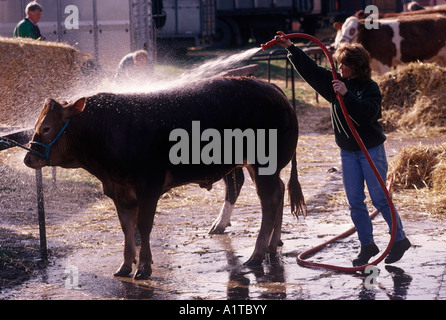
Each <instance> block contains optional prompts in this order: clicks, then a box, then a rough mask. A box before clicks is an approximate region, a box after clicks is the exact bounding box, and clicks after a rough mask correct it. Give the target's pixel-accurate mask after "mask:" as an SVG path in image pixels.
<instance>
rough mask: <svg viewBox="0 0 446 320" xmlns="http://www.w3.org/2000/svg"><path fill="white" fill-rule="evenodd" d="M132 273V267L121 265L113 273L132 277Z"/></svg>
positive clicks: (117, 275) (115, 275) (116, 275)
mask: <svg viewBox="0 0 446 320" xmlns="http://www.w3.org/2000/svg"><path fill="white" fill-rule="evenodd" d="M131 273H132V268H125V267H121V268H120V269H119V270H118V271H116V273H114V274H113V276H114V277H130V274H131Z"/></svg>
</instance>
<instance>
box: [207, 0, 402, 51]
mask: <svg viewBox="0 0 446 320" xmlns="http://www.w3.org/2000/svg"><path fill="white" fill-rule="evenodd" d="M383 1H387V0H348V1H345V0H217V16H216V31H215V36H214V40H213V43H214V45H215V46H216V47H221V48H224V47H228V46H243V45H245V44H246V43H247V42H248V40H249V39H254V40H255V41H256V43H257V44H260V43H264V42H266V41H267V40H270V39H271V38H272V37H273V36H274V35H275V32H276V31H277V30H281V31H283V32H285V33H290V32H305V33H308V34H312V35H314V33H315V31H316V30H317V29H321V28H325V27H329V26H331V24H332V23H333V22H334V21H336V20H345V18H347V17H348V16H350V15H352V14H353V13H355V12H356V11H358V10H361V9H364V8H365V7H366V6H367V5H370V4H376V5H378V7H379V6H381V5H382V3H383ZM391 1H392V2H393V3H399V2H401V3H402V1H403V0H396V1H395V0H391ZM395 8H396V7H395ZM398 8H399V7H398ZM401 8H402V6H401ZM400 11H401V10H400ZM383 12H384V11H383ZM387 12H388V11H387ZM395 12H396V11H395Z"/></svg>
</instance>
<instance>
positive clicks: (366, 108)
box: [276, 33, 411, 267]
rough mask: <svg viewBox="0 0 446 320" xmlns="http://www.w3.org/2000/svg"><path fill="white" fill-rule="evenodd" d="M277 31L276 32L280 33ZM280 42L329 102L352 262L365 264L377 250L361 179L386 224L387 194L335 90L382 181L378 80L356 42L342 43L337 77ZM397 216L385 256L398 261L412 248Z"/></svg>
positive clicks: (383, 161)
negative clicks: (353, 238)
mask: <svg viewBox="0 0 446 320" xmlns="http://www.w3.org/2000/svg"><path fill="white" fill-rule="evenodd" d="M279 34H280V33H279ZM276 40H278V41H279V44H280V45H281V46H282V47H284V48H285V49H287V50H288V59H289V60H290V62H291V63H292V64H293V66H294V68H295V69H296V71H297V72H298V73H299V74H300V75H301V77H302V78H303V79H304V80H305V81H306V82H307V83H308V84H309V85H310V86H311V87H312V88H313V89H314V90H316V91H317V92H318V93H319V94H320V95H321V96H323V97H324V98H325V99H326V100H328V101H329V102H330V103H331V108H330V112H331V120H332V125H333V129H334V135H335V140H336V143H337V145H338V146H339V148H340V155H341V162H342V175H343V183H344V189H345V193H346V196H347V201H348V203H349V209H350V214H351V218H352V220H353V223H354V225H355V227H356V229H357V232H358V238H359V242H360V244H361V250H360V252H359V255H358V256H357V257H356V258H355V259H353V261H352V262H353V266H355V267H357V266H361V265H365V264H367V263H368V261H369V259H370V258H372V257H373V256H375V255H377V254H378V252H379V249H378V247H377V246H376V244H375V242H374V240H373V226H372V222H371V219H370V217H369V213H368V210H367V206H366V204H365V203H364V200H365V197H366V196H365V193H364V188H365V187H364V181H365V182H366V183H367V188H368V190H369V195H370V198H371V199H372V203H373V205H374V207H375V208H376V209H377V210H379V211H380V212H381V213H382V215H383V217H384V219H385V221H386V222H387V224H388V225H389V228H391V226H392V217H391V212H390V208H389V205H388V202H387V199H386V197H385V194H384V192H383V190H382V188H381V186H380V184H379V182H378V179H377V178H376V177H375V175H374V173H373V170H372V169H371V168H370V165H369V164H368V162H367V159H366V158H365V156H364V154H363V153H362V151H361V149H360V147H359V145H358V143H357V142H356V140H355V138H354V136H353V135H352V133H351V132H350V129H349V127H348V125H347V122H346V121H345V118H344V116H343V113H342V110H341V106H340V104H339V101H337V98H336V93H337V92H339V93H340V94H341V95H342V96H343V98H344V102H345V105H346V107H347V110H348V113H349V115H350V117H351V119H352V121H353V123H354V124H355V128H356V130H357V131H358V134H359V135H360V137H361V139H362V141H363V142H364V144H365V146H366V148H367V150H368V152H369V153H370V156H371V158H372V160H373V162H374V163H375V165H376V167H377V168H378V171H379V173H380V174H381V177H382V178H383V180H384V181H386V176H387V169H388V163H387V158H386V153H385V149H384V141H385V140H386V136H385V135H384V133H383V128H382V126H381V124H380V123H379V122H378V119H379V118H381V101H382V95H381V91H380V89H379V86H378V84H377V83H376V82H375V81H373V80H372V79H371V67H370V55H369V53H368V52H367V51H366V50H365V49H364V47H363V46H362V45H360V44H355V43H352V44H349V43H344V44H342V45H341V46H340V47H339V48H338V49H337V50H336V52H335V54H334V58H335V59H336V61H337V62H338V63H340V66H339V69H340V77H339V80H333V77H332V73H331V71H330V70H327V69H325V68H323V67H321V66H319V65H317V63H316V62H315V61H314V60H313V59H311V58H310V57H309V56H308V55H307V54H306V53H305V52H303V51H302V50H301V49H300V48H299V47H297V46H295V45H294V44H293V43H292V42H291V41H290V40H289V39H285V38H283V37H281V36H276ZM396 216H397V225H396V228H397V231H396V238H395V242H394V245H393V247H392V249H391V251H390V252H389V254H388V255H387V257H386V259H385V260H384V262H385V263H394V262H396V261H398V260H400V259H401V258H402V257H403V255H404V253H405V252H406V251H407V250H408V249H409V248H410V246H411V243H410V241H409V240H408V239H407V237H406V235H405V233H404V230H403V225H402V223H401V219H400V217H399V215H398V213H396Z"/></svg>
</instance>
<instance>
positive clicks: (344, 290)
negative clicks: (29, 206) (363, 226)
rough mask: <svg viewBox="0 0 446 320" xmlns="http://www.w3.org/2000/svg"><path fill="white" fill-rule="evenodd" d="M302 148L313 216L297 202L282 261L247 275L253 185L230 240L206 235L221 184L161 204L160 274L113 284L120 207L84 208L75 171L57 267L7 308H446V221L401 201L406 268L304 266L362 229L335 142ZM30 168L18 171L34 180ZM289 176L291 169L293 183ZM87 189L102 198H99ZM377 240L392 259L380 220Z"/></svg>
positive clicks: (340, 251) (61, 209)
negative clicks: (168, 303) (52, 303)
mask: <svg viewBox="0 0 446 320" xmlns="http://www.w3.org/2000/svg"><path fill="white" fill-rule="evenodd" d="M389 140H390V141H389V142H388V143H387V145H386V147H387V150H388V152H389V153H390V157H391V156H392V154H395V153H396V151H397V150H398V148H399V147H401V144H400V141H399V140H398V139H393V140H392V139H389ZM299 150H300V153H299V158H298V163H299V168H298V169H299V179H300V181H301V183H302V185H303V189H304V194H305V196H306V199H307V205H308V216H307V217H306V218H303V217H300V218H299V219H296V218H295V217H293V216H292V215H291V214H290V208H289V206H288V205H286V207H285V209H284V222H283V236H282V240H283V242H284V246H283V247H282V249H281V252H280V253H279V255H278V256H277V258H276V259H269V260H268V261H265V263H264V264H263V266H262V267H261V268H258V269H255V270H252V269H248V268H245V267H244V266H243V262H245V261H246V260H247V259H248V258H249V256H250V255H251V253H252V250H253V248H254V243H255V239H256V237H257V232H258V229H259V225H260V215H261V212H260V207H259V204H258V198H257V196H256V193H255V188H254V186H253V184H252V182H251V181H250V179H249V178H247V179H246V183H245V186H244V187H243V189H242V193H241V196H240V199H239V201H238V204H237V206H236V208H235V210H234V213H233V218H232V225H231V226H230V227H228V228H227V230H226V232H225V234H223V235H212V236H211V235H209V234H208V233H207V231H208V229H209V228H210V226H211V224H212V221H213V220H214V219H215V218H216V216H217V213H218V211H219V209H220V205H221V203H222V201H223V195H224V185H223V184H222V183H221V182H219V183H217V184H216V185H214V188H213V189H212V190H211V191H210V192H208V191H206V190H204V189H200V188H198V187H197V186H187V187H185V188H183V189H181V190H180V192H178V193H172V194H169V195H167V196H165V197H164V198H163V199H161V200H160V203H159V206H158V210H157V216H156V219H155V226H154V229H153V232H152V241H151V244H152V252H153V255H154V258H153V260H154V264H153V269H154V271H153V275H152V277H151V279H150V280H147V281H134V280H133V279H131V278H115V277H113V276H112V274H113V273H114V271H115V270H116V269H117V268H118V266H119V264H120V263H121V260H122V249H123V236H122V232H121V230H120V227H119V224H118V219H117V216H116V213H115V210H114V207H113V205H112V203H111V201H109V200H108V199H107V198H105V197H102V196H100V190H99V189H98V187H97V186H95V185H92V184H87V187H85V188H87V189H86V190H84V191H83V192H84V194H83V197H84V198H87V197H90V198H89V199H88V200H84V202H83V203H82V205H81V206H79V197H76V198H73V199H70V194H74V193H76V192H78V189H70V188H72V187H71V186H69V185H65V182H64V179H65V178H64V177H65V175H66V173H65V172H64V170H59V171H58V175H59V180H58V182H57V184H58V185H59V186H61V185H64V193H63V195H60V197H56V196H57V192H53V193H50V194H47V196H46V211H47V233H48V246H49V249H50V260H49V264H48V266H47V267H45V268H42V269H37V270H34V271H33V273H32V275H31V278H30V280H28V281H25V282H24V283H22V284H20V285H17V286H13V287H8V288H2V289H1V292H0V299H11V300H14V299H49V300H53V299H86V300H92V299H162V300H171V299H174V300H184V299H218V300H223V299H255V300H263V299H268V300H271V299H273V300H276V299H280V300H299V299H305V300H308V299H310V300H316V299H318V300H319V299H327V300H328V299H330V300H331V299H346V300H358V299H367V300H373V299H376V300H388V299H427V300H433V299H438V300H442V299H446V246H445V241H446V240H445V235H444V233H445V231H446V221H445V220H443V219H441V217H436V216H432V215H430V214H428V213H426V212H423V211H422V210H418V211H417V210H413V206H412V207H410V208H406V207H401V206H399V205H398V202H397V199H396V200H395V201H396V206H397V208H398V210H399V213H400V215H401V217H402V220H403V224H404V227H405V230H406V233H407V235H408V237H409V239H410V241H411V242H412V245H413V246H412V248H411V249H410V250H408V251H407V253H406V255H405V256H404V258H403V259H402V260H401V261H399V262H397V263H395V264H394V265H385V264H384V263H381V264H379V265H378V266H377V268H378V269H379V274H378V272H377V270H374V271H373V274H372V276H367V275H362V274H359V273H355V274H344V273H339V272H335V271H329V270H325V269H314V268H305V267H302V266H299V265H298V264H297V263H296V257H297V255H298V254H299V253H301V252H303V251H304V250H306V249H308V248H310V247H313V246H315V245H317V244H319V243H321V242H324V241H325V240H326V239H328V238H330V237H333V236H335V235H337V234H339V233H341V232H343V231H345V230H347V229H348V228H350V227H351V220H350V217H349V214H348V210H347V205H346V203H345V200H344V199H345V198H344V195H343V190H342V177H341V173H340V162H339V157H338V149H337V147H335V145H334V142H333V141H332V136H331V135H313V134H305V133H303V134H302V135H301V139H300V142H299ZM14 152H16V153H17V157H19V156H21V155H20V154H19V152H17V151H14ZM12 157H14V154H13V156H12ZM4 161H6V162H8V161H12V160H4ZM333 168H334V169H333ZM21 170H22V171H21ZM23 170H25V171H23ZM26 170H27V169H23V168H21V169H20V170H19V171H21V172H27V174H29V172H28V171H26ZM247 176H248V175H247ZM288 177H289V168H286V169H285V170H284V172H283V179H284V181H288ZM46 183H47V184H48V183H49V182H48V180H47V181H46ZM73 188H74V186H73ZM88 188H90V189H91V190H94V193H93V195H92V196H91V193H90V192H87V191H88V190H90V189H88ZM70 190H71V191H70ZM59 192H61V191H59ZM89 194H90V196H89ZM396 198H397V197H396ZM4 210H6V209H4ZM10 211H11V210H10ZM8 212H9V211H8ZM24 214H26V215H28V216H29V215H33V214H34V213H33V212H24ZM5 216H7V217H8V219H4V220H3V221H2V222H1V225H0V227H1V228H4V229H8V230H13V231H15V232H17V233H21V234H28V235H30V236H32V237H31V238H29V239H28V240H27V241H29V242H33V243H37V242H38V228H37V226H36V225H35V224H34V223H32V221H27V222H23V221H21V222H17V216H16V215H12V214H11V215H5ZM14 221H16V222H14ZM0 230H1V229H0ZM374 234H375V240H376V243H377V245H378V246H379V248H380V249H381V252H382V251H384V250H385V248H386V245H387V242H388V241H389V235H388V229H387V225H386V224H385V222H384V220H383V219H382V217H381V216H378V217H377V218H376V219H375V221H374ZM358 250H359V245H358V241H357V238H356V235H353V236H350V237H349V238H346V239H343V240H339V241H338V242H336V243H334V244H332V245H331V246H329V247H328V248H326V249H324V250H323V251H322V252H320V253H318V254H316V255H315V256H313V257H311V258H310V259H311V260H312V261H318V262H323V263H329V264H336V265H342V266H350V265H351V259H352V258H353V257H354V256H356V254H357V252H358Z"/></svg>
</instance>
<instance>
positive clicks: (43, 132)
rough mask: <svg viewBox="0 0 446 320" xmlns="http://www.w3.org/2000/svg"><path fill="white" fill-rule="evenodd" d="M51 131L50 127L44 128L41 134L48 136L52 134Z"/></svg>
mask: <svg viewBox="0 0 446 320" xmlns="http://www.w3.org/2000/svg"><path fill="white" fill-rule="evenodd" d="M50 130H51V128H50V127H44V128H43V129H42V132H41V134H42V135H44V134H47V133H48V132H50Z"/></svg>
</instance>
